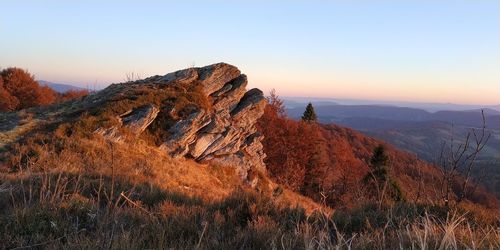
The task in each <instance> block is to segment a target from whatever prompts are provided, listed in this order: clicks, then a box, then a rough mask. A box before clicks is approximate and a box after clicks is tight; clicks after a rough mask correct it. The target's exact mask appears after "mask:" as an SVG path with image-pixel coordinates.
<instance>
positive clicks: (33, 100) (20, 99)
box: [0, 68, 56, 111]
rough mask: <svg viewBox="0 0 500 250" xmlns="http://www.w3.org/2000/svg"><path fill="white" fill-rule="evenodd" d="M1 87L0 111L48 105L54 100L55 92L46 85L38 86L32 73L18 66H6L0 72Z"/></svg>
mask: <svg viewBox="0 0 500 250" xmlns="http://www.w3.org/2000/svg"><path fill="white" fill-rule="evenodd" d="M0 77H1V78H2V81H3V84H2V85H3V87H2V88H0V96H2V97H5V98H2V101H1V104H0V111H13V110H19V109H24V108H30V107H36V106H42V105H48V104H51V103H53V102H54V101H55V99H56V93H55V92H54V91H53V90H52V89H50V88H49V87H46V86H40V85H39V84H38V82H36V81H35V78H34V76H33V75H31V74H30V73H28V72H27V71H25V70H23V69H19V68H7V69H4V70H2V71H1V72H0Z"/></svg>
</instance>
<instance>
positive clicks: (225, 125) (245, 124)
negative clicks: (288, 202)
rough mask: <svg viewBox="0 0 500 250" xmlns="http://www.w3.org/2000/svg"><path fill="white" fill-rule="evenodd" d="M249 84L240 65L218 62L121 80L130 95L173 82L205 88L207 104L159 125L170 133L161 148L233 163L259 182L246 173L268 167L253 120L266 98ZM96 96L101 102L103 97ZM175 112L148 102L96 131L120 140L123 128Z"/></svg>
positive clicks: (141, 127)
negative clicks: (133, 90)
mask: <svg viewBox="0 0 500 250" xmlns="http://www.w3.org/2000/svg"><path fill="white" fill-rule="evenodd" d="M247 83H248V80H247V77H246V75H244V74H241V72H240V70H238V68H236V67H234V66H232V65H229V64H225V63H218V64H213V65H209V66H205V67H201V68H189V69H184V70H179V71H176V72H173V73H169V74H167V75H164V76H153V77H149V78H146V79H143V80H138V81H134V82H129V83H123V84H125V85H127V87H126V88H120V91H118V92H121V93H120V94H118V95H126V92H127V91H128V92H130V89H131V88H132V89H133V88H142V89H143V88H149V89H155V88H163V87H165V86H174V85H175V86H177V87H178V86H182V88H184V89H190V88H191V89H192V88H201V92H202V94H203V95H205V96H204V97H205V98H206V100H208V102H209V107H208V108H207V107H196V106H193V107H190V108H189V112H188V113H187V114H186V115H185V117H183V118H181V119H177V120H174V121H173V122H171V124H170V125H169V126H165V127H163V128H161V129H163V130H165V131H164V132H166V134H168V136H167V137H166V138H165V140H164V141H163V142H162V143H161V145H159V148H160V149H162V150H164V151H165V152H167V153H169V154H170V155H171V156H172V157H175V158H179V157H187V158H193V159H195V160H196V161H199V162H206V161H210V162H212V163H215V164H221V165H231V166H234V167H236V169H237V172H238V174H239V175H240V176H241V177H242V178H243V179H246V180H248V181H250V182H255V181H256V179H250V177H249V176H248V173H249V170H251V169H253V168H256V169H260V170H265V165H264V162H263V159H264V158H265V154H264V152H263V146H262V144H261V141H262V139H263V136H262V135H261V134H260V133H259V132H258V131H257V129H256V127H255V124H256V122H257V119H259V118H260V117H261V116H262V114H263V112H264V108H265V105H266V100H265V98H264V95H263V93H262V91H260V90H259V89H251V90H249V91H247V90H246V86H247ZM118 85H120V84H118ZM109 88H117V86H111V87H109ZM124 89H127V91H124ZM104 91H106V89H105V90H104ZM108 91H109V90H108ZM114 95H115V96H116V95H117V94H114ZM94 98H95V99H96V102H97V101H99V98H96V97H94ZM176 111H177V110H176V107H175V105H164V106H158V105H157V104H153V103H147V104H144V105H142V106H140V107H134V108H133V109H130V110H128V111H127V112H125V113H123V114H121V115H119V116H118V117H117V119H118V121H119V124H118V125H116V126H114V127H111V128H99V129H98V130H97V131H96V132H97V133H100V134H102V135H104V136H105V137H107V138H109V139H113V140H115V141H120V140H121V138H122V137H121V135H120V131H121V130H123V128H125V129H127V130H128V131H130V132H132V133H133V134H135V135H137V136H138V135H140V134H141V133H143V132H144V131H145V130H146V129H147V128H148V127H149V126H150V125H151V124H152V123H154V122H155V120H157V119H171V117H172V116H173V115H172V114H173V113H174V112H176ZM162 116H168V118H166V117H162ZM252 184H253V183H252Z"/></svg>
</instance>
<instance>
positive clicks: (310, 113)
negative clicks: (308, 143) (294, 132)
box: [302, 103, 318, 122]
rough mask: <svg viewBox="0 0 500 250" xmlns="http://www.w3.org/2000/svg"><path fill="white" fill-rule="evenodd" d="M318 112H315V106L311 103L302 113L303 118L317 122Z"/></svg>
mask: <svg viewBox="0 0 500 250" xmlns="http://www.w3.org/2000/svg"><path fill="white" fill-rule="evenodd" d="M317 119H318V118H317V116H316V112H314V107H313V105H312V104H311V103H309V104H307V107H306V110H305V111H304V114H303V115H302V120H303V121H306V122H315V121H317Z"/></svg>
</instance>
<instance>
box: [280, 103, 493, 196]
mask: <svg viewBox="0 0 500 250" xmlns="http://www.w3.org/2000/svg"><path fill="white" fill-rule="evenodd" d="M316 110H317V113H318V118H319V120H320V121H321V122H323V123H334V124H338V125H341V126H345V127H349V128H352V129H355V130H358V131H361V132H363V133H364V134H366V135H368V136H373V137H375V138H378V139H380V140H383V141H386V142H388V143H390V144H392V145H394V146H396V147H397V148H399V149H403V150H405V151H407V152H411V153H414V154H416V155H417V156H418V157H419V158H421V159H423V160H426V161H427V162H431V163H435V162H437V160H438V158H439V153H440V151H441V148H442V144H443V142H446V141H449V140H450V138H451V137H452V133H451V131H452V130H453V131H454V133H453V134H454V141H455V143H457V144H458V143H462V144H463V143H464V142H465V138H466V134H467V132H469V131H470V129H471V128H476V129H477V128H480V127H481V126H482V117H481V110H466V111H439V112H434V113H431V112H427V111H424V110H419V109H409V108H402V107H385V106H372V105H355V106H348V105H347V106H346V105H334V106H331V105H329V106H320V107H317V108H316ZM287 111H288V112H289V114H290V116H291V117H293V118H296V119H298V118H300V109H299V108H292V109H288V110H287ZM484 112H485V118H486V127H487V133H489V134H491V137H490V138H489V141H488V143H487V144H486V147H485V149H484V150H483V151H482V152H481V154H480V155H479V159H478V160H477V164H478V167H477V168H475V169H476V170H475V171H474V172H473V175H474V178H476V180H478V179H479V178H480V179H481V184H483V185H484V186H486V188H487V189H488V190H489V191H490V192H492V193H495V194H496V195H497V196H498V195H500V127H499V125H500V116H499V115H498V112H497V111H495V110H492V109H484ZM452 124H453V129H452ZM484 173H488V177H487V178H484V177H482V176H483V175H484Z"/></svg>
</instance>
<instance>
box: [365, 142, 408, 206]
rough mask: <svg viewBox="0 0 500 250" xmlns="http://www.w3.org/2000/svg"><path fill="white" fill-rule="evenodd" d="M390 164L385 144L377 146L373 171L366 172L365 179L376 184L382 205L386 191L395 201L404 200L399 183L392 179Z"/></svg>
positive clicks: (372, 166) (372, 161)
mask: <svg viewBox="0 0 500 250" xmlns="http://www.w3.org/2000/svg"><path fill="white" fill-rule="evenodd" d="M388 165H389V156H387V154H386V153H385V148H384V146H383V145H379V146H377V147H376V148H375V149H374V150H373V156H372V158H371V159H370V167H371V171H370V172H369V173H368V174H366V176H365V178H364V181H365V182H366V183H367V184H369V185H370V186H372V187H373V186H374V187H375V189H376V191H377V196H378V199H379V205H380V206H381V205H382V203H383V201H384V199H385V198H384V197H385V193H386V192H388V195H389V196H390V198H391V199H392V200H394V201H403V200H404V196H403V193H402V192H401V189H400V187H399V185H398V183H397V182H396V181H394V180H391V178H390V176H389V172H388V170H387V168H388Z"/></svg>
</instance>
